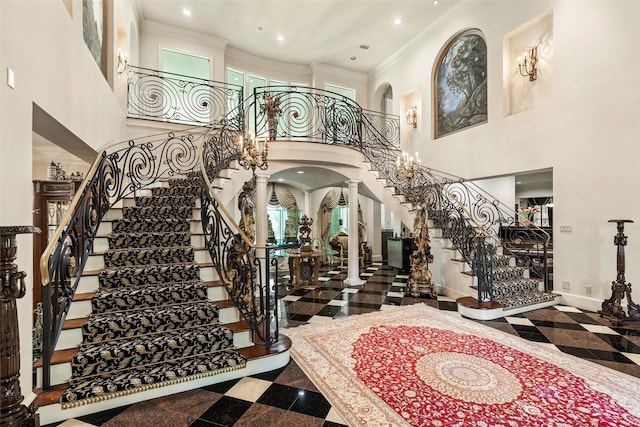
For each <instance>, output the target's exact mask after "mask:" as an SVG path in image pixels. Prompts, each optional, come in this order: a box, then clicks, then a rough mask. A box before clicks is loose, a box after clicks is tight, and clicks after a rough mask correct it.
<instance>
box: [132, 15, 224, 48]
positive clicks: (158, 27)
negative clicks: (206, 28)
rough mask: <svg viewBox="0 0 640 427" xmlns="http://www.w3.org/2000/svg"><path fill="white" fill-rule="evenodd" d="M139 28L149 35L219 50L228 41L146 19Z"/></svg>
mask: <svg viewBox="0 0 640 427" xmlns="http://www.w3.org/2000/svg"><path fill="white" fill-rule="evenodd" d="M140 27H141V30H142V31H146V32H148V33H151V34H157V35H162V36H170V37H176V38H181V39H184V40H190V41H194V42H197V43H201V44H206V45H209V46H214V47H218V48H221V49H225V48H226V47H227V45H228V44H229V40H227V39H223V38H220V37H215V36H210V35H206V34H202V33H196V32H194V31H189V30H183V29H181V28H176V27H172V26H170V25H165V24H159V23H157V22H153V21H147V20H146V19H144V20H143V21H142V24H141V26H140Z"/></svg>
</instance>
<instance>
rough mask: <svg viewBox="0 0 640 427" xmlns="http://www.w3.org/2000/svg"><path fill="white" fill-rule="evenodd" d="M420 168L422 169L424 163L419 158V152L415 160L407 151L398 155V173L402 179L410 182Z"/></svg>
mask: <svg viewBox="0 0 640 427" xmlns="http://www.w3.org/2000/svg"><path fill="white" fill-rule="evenodd" d="M420 167H422V162H421V160H420V158H419V157H418V152H416V156H415V158H414V157H413V156H411V155H410V154H409V153H407V152H406V151H403V152H402V153H401V154H399V155H398V159H397V160H396V172H397V174H398V176H399V177H400V178H402V179H406V180H409V181H410V180H411V179H412V178H413V175H414V174H415V173H416V171H417V170H418V168H420Z"/></svg>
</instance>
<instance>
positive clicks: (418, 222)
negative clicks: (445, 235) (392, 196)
mask: <svg viewBox="0 0 640 427" xmlns="http://www.w3.org/2000/svg"><path fill="white" fill-rule="evenodd" d="M413 242H414V250H413V252H412V253H411V272H410V276H409V281H408V283H407V285H408V291H409V294H410V295H411V296H412V297H419V296H422V295H428V296H430V297H431V298H437V296H438V293H437V290H436V287H435V286H434V284H433V282H432V274H431V271H429V263H430V262H433V255H432V254H431V246H430V243H431V239H430V238H429V228H428V227H427V209H426V207H425V206H424V205H420V206H418V207H417V208H416V216H415V219H414V223H413Z"/></svg>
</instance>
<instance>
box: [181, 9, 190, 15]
mask: <svg viewBox="0 0 640 427" xmlns="http://www.w3.org/2000/svg"><path fill="white" fill-rule="evenodd" d="M182 13H183V14H184V15H187V16H191V11H190V10H189V9H182Z"/></svg>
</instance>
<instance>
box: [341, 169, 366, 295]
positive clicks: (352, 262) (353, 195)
mask: <svg viewBox="0 0 640 427" xmlns="http://www.w3.org/2000/svg"><path fill="white" fill-rule="evenodd" d="M359 183H360V180H355V179H354V180H350V181H349V241H348V245H349V258H348V260H347V263H348V269H349V274H348V276H347V278H346V279H345V281H344V284H345V285H348V286H360V285H362V284H363V283H364V280H362V279H360V254H359V248H358V243H359V242H358V184H359Z"/></svg>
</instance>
